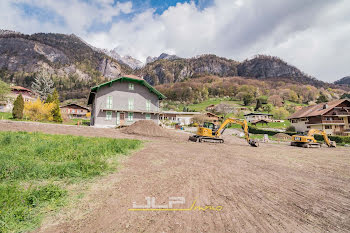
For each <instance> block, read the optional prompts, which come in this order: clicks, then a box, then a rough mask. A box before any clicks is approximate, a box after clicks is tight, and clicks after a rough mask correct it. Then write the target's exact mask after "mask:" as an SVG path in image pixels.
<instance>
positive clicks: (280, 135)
mask: <svg viewBox="0 0 350 233" xmlns="http://www.w3.org/2000/svg"><path fill="white" fill-rule="evenodd" d="M274 137H275V138H278V139H281V140H291V139H292V136H290V135H288V134H285V133H278V134H275V135H274Z"/></svg>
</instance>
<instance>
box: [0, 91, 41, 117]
mask: <svg viewBox="0 0 350 233" xmlns="http://www.w3.org/2000/svg"><path fill="white" fill-rule="evenodd" d="M10 88H11V92H10V94H9V95H8V96H7V100H5V101H1V102H0V112H11V111H12V108H13V102H14V101H15V99H16V98H17V96H18V95H19V94H22V97H23V100H24V102H28V101H31V102H33V101H35V100H36V98H37V96H36V94H35V93H34V92H33V91H32V90H29V89H27V88H25V87H21V86H11V87H10Z"/></svg>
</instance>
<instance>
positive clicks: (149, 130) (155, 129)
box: [122, 120, 170, 137]
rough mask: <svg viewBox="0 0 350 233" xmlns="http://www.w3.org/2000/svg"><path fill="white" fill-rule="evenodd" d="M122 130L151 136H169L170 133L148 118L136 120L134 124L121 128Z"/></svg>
mask: <svg viewBox="0 0 350 233" xmlns="http://www.w3.org/2000/svg"><path fill="white" fill-rule="evenodd" d="M122 132H123V133H127V134H137V135H142V136H151V137H170V133H169V132H167V130H166V129H163V128H162V127H160V126H159V125H157V124H156V123H154V122H153V121H149V120H140V121H136V122H135V123H134V124H132V125H130V126H128V127H126V128H124V129H122Z"/></svg>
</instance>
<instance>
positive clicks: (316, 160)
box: [0, 121, 350, 232]
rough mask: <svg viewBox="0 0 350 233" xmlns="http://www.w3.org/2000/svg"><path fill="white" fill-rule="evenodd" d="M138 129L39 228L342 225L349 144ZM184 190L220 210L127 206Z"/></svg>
mask: <svg viewBox="0 0 350 233" xmlns="http://www.w3.org/2000/svg"><path fill="white" fill-rule="evenodd" d="M0 130H21V131H41V132H46V133H60V134H74V135H84V136H105V137H118V138H119V137H128V138H135V136H133V135H124V134H122V133H121V132H120V131H118V130H114V129H95V128H90V127H77V126H61V125H49V124H35V123H21V122H11V123H7V122H5V121H0ZM187 137H188V134H185V133H181V134H180V133H179V134H178V137H177V138H176V139H175V140H172V139H169V138H167V139H166V138H165V139H159V138H144V137H139V136H138V137H137V138H141V139H146V140H148V141H147V142H146V143H145V146H144V148H143V149H142V150H140V151H138V152H135V153H134V154H133V156H131V157H130V158H129V159H127V160H126V161H125V162H124V164H123V169H121V170H120V171H119V172H118V173H115V174H110V175H108V176H105V177H102V178H100V179H97V181H96V182H95V183H94V184H92V187H91V189H90V190H89V191H88V194H87V195H86V196H85V197H84V198H83V199H82V200H81V201H80V203H78V204H77V206H75V208H70V209H65V210H64V211H61V212H60V213H59V214H58V215H57V216H54V217H51V218H48V219H46V220H45V221H44V223H43V224H42V227H41V228H40V229H38V232H326V231H330V232H349V231H350V150H349V148H310V149H304V148H298V147H291V146H288V145H287V144H263V143H261V144H260V147H258V148H254V147H250V146H249V145H248V144H247V143H246V142H245V141H244V140H242V139H238V138H236V137H233V136H226V138H225V139H226V142H225V143H224V144H205V143H193V142H188V141H187V140H186V139H187ZM145 197H155V198H156V202H157V204H167V203H168V200H169V197H185V199H186V203H185V204H184V205H179V204H178V205H175V208H189V207H190V206H191V204H192V202H193V201H194V200H196V201H197V202H196V206H198V205H200V206H202V207H204V206H206V205H210V206H222V207H223V209H222V210H221V211H214V210H206V211H203V210H192V211H129V210H128V209H129V208H132V204H133V202H136V203H137V204H146V201H145Z"/></svg>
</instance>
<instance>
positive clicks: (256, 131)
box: [248, 126, 295, 136]
mask: <svg viewBox="0 0 350 233" xmlns="http://www.w3.org/2000/svg"><path fill="white" fill-rule="evenodd" d="M248 132H249V133H252V134H267V135H269V136H274V135H275V134H278V133H280V132H277V131H272V130H265V129H258V128H256V127H252V126H250V127H249V128H248ZM285 133H286V134H288V135H290V136H292V135H294V134H295V132H285Z"/></svg>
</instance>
